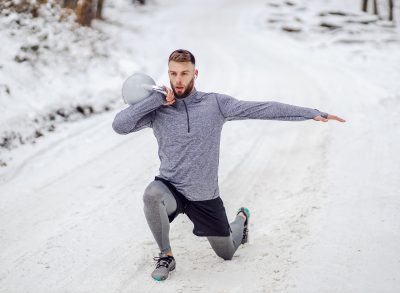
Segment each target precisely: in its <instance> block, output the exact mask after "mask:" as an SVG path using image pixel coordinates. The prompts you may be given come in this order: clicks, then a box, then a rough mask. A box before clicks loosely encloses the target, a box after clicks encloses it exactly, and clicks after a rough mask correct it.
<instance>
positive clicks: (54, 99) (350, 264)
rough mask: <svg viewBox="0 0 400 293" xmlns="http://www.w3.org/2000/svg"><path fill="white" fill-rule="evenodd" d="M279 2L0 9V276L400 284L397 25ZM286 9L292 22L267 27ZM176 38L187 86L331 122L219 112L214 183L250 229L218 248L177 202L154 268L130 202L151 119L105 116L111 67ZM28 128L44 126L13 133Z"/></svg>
mask: <svg viewBox="0 0 400 293" xmlns="http://www.w3.org/2000/svg"><path fill="white" fill-rule="evenodd" d="M290 2H291V3H292V4H294V5H287V4H283V3H282V2H281V1H261V0H255V1H247V2H245V1H239V0H234V1H232V0H231V1H223V0H220V1H211V0H207V1H202V2H201V3H200V2H197V1H194V0H190V1H188V0H186V1H183V0H179V1H172V0H158V1H153V2H150V4H149V5H148V6H146V7H138V6H132V5H131V4H130V2H129V1H122V0H118V1H112V2H111V1H106V3H107V7H105V10H104V12H105V18H106V20H105V21H104V22H101V21H97V22H96V23H95V24H94V27H93V28H92V29H88V28H79V27H77V26H75V25H74V24H73V22H72V20H67V21H66V22H64V23H59V24H56V23H54V18H55V17H56V16H52V14H51V13H54V12H52V10H51V9H50V8H49V7H47V8H45V9H44V10H43V12H42V13H43V14H46V15H47V16H46V17H45V18H44V20H43V19H30V18H27V16H25V17H22V16H20V15H19V16H17V15H15V14H9V15H8V16H4V15H2V16H1V18H0V27H1V30H0V39H1V42H2V46H1V47H0V56H1V60H0V109H1V118H0V119H1V124H0V125H1V126H0V128H1V131H0V133H11V132H14V134H15V136H16V137H17V139H15V140H13V141H12V143H11V144H10V145H9V149H5V148H1V149H0V150H1V153H0V160H1V161H2V162H3V165H4V166H2V167H0V291H1V292H192V291H195V292H239V291H246V292H399V291H400V256H399V254H398V247H399V245H400V219H399V213H398V211H399V210H400V197H399V196H398V195H399V192H398V190H399V187H400V183H399V182H400V180H399V178H400V158H399V156H398V150H399V149H400V122H399V121H400V120H399V117H400V95H399V93H400V84H399V82H398V80H400V54H399V52H400V51H399V45H400V43H399V31H398V28H397V27H390V26H387V25H386V24H385V23H384V22H374V23H371V24H368V25H365V24H359V23H353V22H352V23H349V22H348V20H349V19H361V18H363V19H365V18H364V17H365V16H363V15H361V14H360V12H359V11H358V9H359V7H358V4H359V3H358V2H357V1H356V2H357V5H355V4H354V3H352V4H350V3H348V1H340V0H335V1H334V0H331V1H290ZM353 4H354V5H353ZM329 11H345V12H347V13H349V15H347V16H338V15H328V14H327V12H329ZM277 13H279V15H278V14H277ZM321 13H323V14H324V15H325V14H326V16H321ZM350 14H351V15H350ZM277 16H278V17H277ZM17 17H18V18H21V20H20V22H21V23H25V25H23V26H16V25H15V20H16V19H17ZM296 18H298V19H300V20H301V21H296ZM270 19H279V21H278V22H269V20H270ZM322 19H323V20H328V19H329V21H331V22H332V23H335V24H341V25H342V26H343V27H342V28H341V29H337V30H330V29H327V28H323V27H320V26H319V23H320V22H321V20H322ZM291 23H292V24H293V23H295V24H296V25H297V28H299V29H300V31H299V32H297V33H295V32H292V33H290V32H285V31H284V30H282V27H283V26H285V25H290V24H291ZM50 24H52V25H50ZM33 27H36V29H35V31H32V28H33ZM70 30H71V31H72V32H70ZM43 34H46V35H48V38H47V39H46V40H42V41H40V36H42V35H43ZM71 38H72V39H74V40H76V42H70V41H69V40H70V39H71ZM354 40H357V42H352V41H354ZM35 44H37V45H38V46H39V47H38V49H37V52H38V54H36V53H34V52H30V51H29V54H30V55H21V56H25V57H27V56H28V57H29V58H31V61H27V62H21V63H18V62H15V61H14V57H15V56H16V55H17V54H22V53H24V51H23V50H22V51H21V47H23V46H34V45H35ZM45 45H47V46H48V47H49V49H46V48H45ZM65 48H68V49H65ZM176 48H187V49H189V50H191V51H192V52H193V53H194V55H195V56H196V59H197V61H198V64H197V66H198V69H199V78H198V79H197V80H196V87H197V88H198V89H199V90H202V91H214V92H221V93H226V94H230V95H233V96H235V97H238V98H241V99H246V100H260V101H264V100H275V101H280V102H286V103H291V104H296V105H301V106H308V107H313V108H317V109H320V110H321V111H326V112H329V113H333V114H337V115H339V116H341V117H343V118H346V119H347V122H346V123H345V124H339V123H335V122H329V123H317V122H315V121H307V122H298V123H294V122H276V121H260V120H252V121H249V120H246V121H235V122H229V123H227V124H226V125H225V127H224V130H223V133H222V141H221V157H220V171H219V182H220V190H221V196H222V199H223V200H224V203H225V206H226V209H227V213H228V218H230V219H233V217H234V214H235V211H236V209H237V208H238V207H240V206H242V205H245V206H247V207H249V209H250V211H251V212H252V218H251V226H250V233H251V234H250V243H249V244H247V245H245V246H242V247H240V248H239V250H238V251H237V253H236V255H235V257H234V259H233V260H232V261H223V260H222V259H219V258H218V257H217V256H216V255H215V254H214V253H213V251H212V250H211V248H210V246H209V244H208V242H207V241H206V240H205V239H204V238H199V237H196V236H194V235H193V234H192V233H191V230H192V225H191V223H190V221H189V220H188V219H187V218H186V217H185V216H179V217H178V218H177V219H176V221H174V222H173V223H172V226H171V243H172V247H173V251H174V254H175V257H176V260H177V269H176V272H174V273H173V274H172V276H171V278H170V279H169V280H168V281H166V282H161V283H157V282H154V281H153V280H152V279H151V278H150V273H151V271H152V269H153V261H152V257H153V256H156V254H157V246H156V245H155V243H154V240H153V238H152V235H151V233H150V231H149V229H148V227H147V224H146V221H145V218H144V215H143V212H142V207H143V204H142V199H141V197H142V194H143V190H144V189H145V188H146V186H147V184H148V183H149V182H150V181H151V180H152V179H153V177H154V176H155V175H157V172H158V166H159V161H158V158H157V145H156V140H155V138H154V137H153V134H152V131H151V130H150V129H146V130H142V131H140V132H138V133H135V134H131V135H128V136H120V135H117V134H116V133H114V132H113V131H112V128H111V123H112V120H113V118H114V116H115V114H116V113H117V111H119V110H120V109H122V108H123V107H124V104H123V102H122V99H121V96H120V91H121V85H122V82H123V81H124V79H125V78H126V77H128V76H129V75H131V74H132V73H134V72H137V71H142V72H145V73H147V74H149V75H151V76H152V77H153V78H154V79H155V80H156V81H157V83H158V84H168V79H167V74H166V59H167V57H168V55H169V53H170V52H171V51H172V50H174V49H176ZM25 53H26V52H25ZM7 89H8V90H7ZM78 105H81V106H82V105H83V106H84V105H87V106H88V107H89V106H91V107H92V108H93V111H94V115H92V114H91V113H90V110H87V111H89V112H88V113H87V114H86V115H82V114H80V112H79V111H76V107H77V106H78ZM105 108H107V110H106V109H105ZM60 109H62V110H63V111H65V112H66V113H70V114H69V115H68V116H67V117H62V116H60V115H57V114H55V113H57V110H60ZM74 109H75V110H74ZM87 109H89V108H87ZM50 114H53V115H54V116H55V118H54V119H53V120H50V119H49V118H48V117H49V115H50ZM46 117H47V118H46ZM35 119H36V120H37V122H34V120H35ZM51 125H53V128H50V129H52V130H51V131H50V130H48V129H49V127H50V126H51ZM36 130H40V131H41V133H42V134H43V136H40V137H33V138H30V139H29V137H30V136H31V137H32V135H33V133H35V131H36ZM2 137H4V136H2ZM18 137H19V138H20V139H22V140H23V141H24V143H19V139H18ZM33 142H34V143H33Z"/></svg>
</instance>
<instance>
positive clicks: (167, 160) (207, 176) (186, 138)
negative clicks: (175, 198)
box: [112, 89, 327, 201]
mask: <svg viewBox="0 0 400 293" xmlns="http://www.w3.org/2000/svg"><path fill="white" fill-rule="evenodd" d="M165 102H166V101H165V98H164V96H163V95H162V94H160V93H156V92H155V93H153V94H152V95H151V96H149V97H148V98H146V99H144V100H142V101H140V102H137V103H136V104H134V105H130V106H129V107H128V108H126V109H124V110H122V111H121V112H119V113H118V114H117V115H116V117H115V119H114V122H113V124H112V127H113V129H114V130H115V131H116V132H117V133H119V134H128V133H130V132H135V131H138V130H140V129H143V128H145V127H151V128H152V129H153V133H154V135H155V137H156V139H157V142H158V156H159V158H160V161H161V165H160V170H159V172H160V174H159V175H158V176H159V177H161V178H164V179H166V180H168V181H170V182H171V183H172V184H173V185H174V186H175V187H176V189H177V190H178V191H179V192H181V193H182V194H183V195H184V196H185V197H186V198H187V199H189V200H192V201H201V200H210V199H214V198H216V197H218V196H219V188H218V164H219V147H220V138H221V131H222V126H223V125H224V123H225V122H226V121H230V120H242V119H269V120H284V121H301V120H306V119H312V118H314V117H316V116H318V115H322V116H326V115H327V114H326V113H323V112H320V111H318V110H316V109H310V108H304V107H298V106H292V105H288V104H283V103H278V102H251V101H240V100H237V99H235V98H233V97H230V96H228V95H223V94H218V93H204V92H200V91H196V90H195V89H194V90H193V91H192V93H191V94H190V95H189V96H187V97H186V98H184V99H176V102H175V104H173V105H171V106H164V103H165Z"/></svg>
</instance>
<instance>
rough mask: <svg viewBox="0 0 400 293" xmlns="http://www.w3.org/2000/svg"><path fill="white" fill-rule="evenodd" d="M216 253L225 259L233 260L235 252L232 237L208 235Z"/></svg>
mask: <svg viewBox="0 0 400 293" xmlns="http://www.w3.org/2000/svg"><path fill="white" fill-rule="evenodd" d="M207 238H208V241H209V242H210V244H211V247H212V249H213V250H214V252H215V254H216V255H218V256H219V257H220V258H222V259H223V260H231V259H232V258H233V255H234V254H235V250H234V248H233V245H232V239H231V237H220V236H210V237H207Z"/></svg>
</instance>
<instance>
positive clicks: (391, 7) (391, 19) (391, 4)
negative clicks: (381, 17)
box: [389, 0, 394, 21]
mask: <svg viewBox="0 0 400 293" xmlns="http://www.w3.org/2000/svg"><path fill="white" fill-rule="evenodd" d="M389 21H394V17H393V0H389Z"/></svg>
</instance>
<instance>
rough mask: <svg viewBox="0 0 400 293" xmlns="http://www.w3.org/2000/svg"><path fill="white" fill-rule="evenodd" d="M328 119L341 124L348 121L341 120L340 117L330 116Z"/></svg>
mask: <svg viewBox="0 0 400 293" xmlns="http://www.w3.org/2000/svg"><path fill="white" fill-rule="evenodd" d="M328 119H331V120H336V121H339V122H346V120H344V119H343V118H340V117H339V116H336V115H328Z"/></svg>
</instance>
